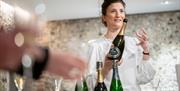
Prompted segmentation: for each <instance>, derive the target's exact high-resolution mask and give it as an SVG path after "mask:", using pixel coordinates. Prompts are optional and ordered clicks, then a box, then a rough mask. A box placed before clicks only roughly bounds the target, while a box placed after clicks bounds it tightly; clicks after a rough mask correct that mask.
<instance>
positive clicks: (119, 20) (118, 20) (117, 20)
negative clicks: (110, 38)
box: [114, 19, 122, 22]
mask: <svg viewBox="0 0 180 91" xmlns="http://www.w3.org/2000/svg"><path fill="white" fill-rule="evenodd" d="M114 21H115V22H121V21H122V20H121V19H115V20H114Z"/></svg>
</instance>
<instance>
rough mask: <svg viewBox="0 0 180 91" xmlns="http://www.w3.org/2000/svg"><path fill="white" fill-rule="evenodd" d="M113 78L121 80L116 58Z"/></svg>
mask: <svg viewBox="0 0 180 91" xmlns="http://www.w3.org/2000/svg"><path fill="white" fill-rule="evenodd" d="M112 79H116V80H119V79H120V78H119V72H118V66H117V63H116V61H115V60H113V77H112Z"/></svg>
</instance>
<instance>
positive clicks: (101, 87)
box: [94, 62, 107, 91]
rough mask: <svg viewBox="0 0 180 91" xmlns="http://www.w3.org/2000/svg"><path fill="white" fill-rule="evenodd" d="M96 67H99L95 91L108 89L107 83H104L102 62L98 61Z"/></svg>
mask: <svg viewBox="0 0 180 91" xmlns="http://www.w3.org/2000/svg"><path fill="white" fill-rule="evenodd" d="M96 65H97V66H96V67H97V82H96V86H95V88H94V91H107V88H106V85H105V83H104V80H103V79H104V78H103V74H102V67H103V66H102V65H103V63H102V62H97V63H96Z"/></svg>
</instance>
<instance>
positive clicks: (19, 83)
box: [14, 74, 25, 91]
mask: <svg viewBox="0 0 180 91" xmlns="http://www.w3.org/2000/svg"><path fill="white" fill-rule="evenodd" d="M14 83H15V86H16V88H17V89H18V91H22V90H23V88H24V84H25V78H24V77H21V76H19V75H17V74H15V75H14Z"/></svg>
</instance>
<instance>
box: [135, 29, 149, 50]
mask: <svg viewBox="0 0 180 91" xmlns="http://www.w3.org/2000/svg"><path fill="white" fill-rule="evenodd" d="M135 34H136V37H137V39H138V40H139V41H140V42H139V44H138V45H140V46H141V47H142V48H143V52H144V53H149V43H148V35H147V33H146V32H145V30H144V28H142V29H141V30H139V31H137V32H136V33H135Z"/></svg>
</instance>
